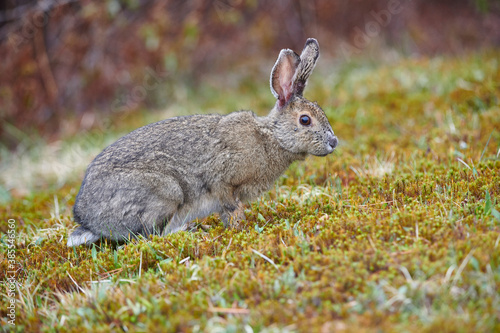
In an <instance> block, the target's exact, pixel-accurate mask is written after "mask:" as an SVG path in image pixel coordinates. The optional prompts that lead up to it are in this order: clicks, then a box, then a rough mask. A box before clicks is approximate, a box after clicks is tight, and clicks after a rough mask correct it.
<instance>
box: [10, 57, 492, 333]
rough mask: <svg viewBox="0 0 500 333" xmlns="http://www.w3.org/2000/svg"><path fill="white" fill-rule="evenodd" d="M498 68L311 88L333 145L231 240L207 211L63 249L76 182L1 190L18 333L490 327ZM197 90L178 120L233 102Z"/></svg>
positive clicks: (285, 182) (433, 67) (403, 65)
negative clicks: (185, 224) (178, 226)
mask: <svg viewBox="0 0 500 333" xmlns="http://www.w3.org/2000/svg"><path fill="white" fill-rule="evenodd" d="M498 56H499V54H498V53H496V52H490V53H482V54H477V55H470V56H469V57H466V58H461V59H454V58H433V59H409V60H402V61H400V62H399V63H396V64H392V65H391V66H379V67H373V66H368V65H366V66H363V65H360V66H359V67H356V68H353V67H346V69H345V70H342V71H340V72H339V73H340V74H339V77H338V80H337V81H336V82H335V83H328V82H327V83H326V84H325V83H323V84H320V82H321V81H320V79H319V78H317V77H316V80H317V82H316V83H315V85H316V86H318V87H317V89H314V90H313V89H311V91H307V92H306V94H307V97H309V98H310V99H312V100H318V101H319V102H320V104H322V105H323V107H324V109H325V110H326V112H327V115H328V117H329V119H330V120H331V122H332V126H333V128H334V130H335V133H336V134H337V135H338V137H339V138H340V141H341V146H340V147H339V149H338V150H337V151H336V153H335V154H334V155H333V156H329V157H327V158H309V159H308V160H306V161H305V162H303V163H296V164H294V165H292V167H291V168H290V169H289V170H288V171H287V172H286V174H285V175H284V176H283V177H282V178H280V180H279V181H278V182H277V184H276V187H275V188H274V189H272V190H271V191H270V192H269V193H266V194H264V195H263V196H262V197H261V198H260V199H259V200H258V201H256V202H254V203H252V204H250V205H248V206H247V210H246V212H245V214H246V218H247V221H246V223H245V228H244V230H243V231H234V230H224V229H223V227H222V223H221V222H220V221H219V219H218V218H217V217H216V216H211V217H208V218H207V219H205V220H203V221H200V222H202V223H203V224H208V225H210V229H209V230H208V231H207V232H205V231H201V230H200V231H197V232H191V233H189V232H186V233H184V232H181V233H177V234H173V235H169V236H166V237H159V236H154V237H151V238H150V239H140V240H136V241H132V242H130V243H128V244H123V245H113V244H107V243H106V242H103V243H101V244H96V245H95V246H94V247H92V248H86V247H78V248H75V249H68V248H67V247H66V245H65V243H66V240H67V236H68V234H69V233H70V232H71V231H72V228H73V226H74V222H73V221H72V216H71V207H72V205H73V204H74V198H75V195H76V193H77V191H78V186H79V183H75V181H74V180H70V181H68V182H67V183H66V184H63V186H61V187H59V188H57V189H45V190H37V191H35V192H33V193H32V194H30V195H28V196H22V195H19V194H16V193H14V195H13V199H12V200H11V201H10V202H9V203H7V206H6V207H5V209H2V210H1V211H0V217H1V218H2V219H3V220H7V219H9V218H12V219H15V221H16V228H15V229H16V236H17V238H16V259H15V260H16V265H15V267H16V268H15V272H16V273H15V274H16V279H17V281H18V283H19V292H16V299H17V307H16V323H17V326H16V329H18V330H20V331H26V332H31V331H32V332H35V331H61V332H72V331H81V330H82V329H85V330H91V331H95V332H100V331H102V332H105V331H109V330H110V329H112V330H113V329H114V330H128V331H132V332H133V331H157V330H158V329H159V328H161V329H162V330H168V331H210V330H217V329H219V328H221V329H224V330H225V331H235V332H236V331H242V330H244V329H245V327H247V326H249V327H251V328H252V329H253V330H254V331H255V332H257V331H263V330H265V329H269V330H272V329H277V330H278V329H281V330H283V331H321V330H323V331H334V330H340V329H345V330H347V331H355V332H364V331H366V332H369V331H388V332H399V331H408V332H435V331H442V332H448V331H449V332H461V331H463V332H467V331H478V332H479V331H484V332H489V331H496V330H499V329H500V327H499V322H500V318H499V316H498V308H500V297H499V296H498V295H499V290H498V287H499V285H500V259H499V258H500V244H499V242H500V236H499V231H500V220H499V218H498V215H495V212H498V211H499V210H500V206H499V200H498V197H499V195H500V176H499V175H500V160H499V159H498V149H499V146H498V144H499V142H500V131H498V129H499V128H500V118H499V117H498V114H499V111H500V110H499V108H498V99H499V97H500V93H499V90H498V82H499V81H500V77H499V73H500V72H499V71H498ZM244 89H245V91H246V93H247V94H250V97H248V98H249V99H251V98H253V99H255V100H259V98H260V96H262V95H265V94H267V93H268V92H267V91H266V90H267V89H261V90H255V89H256V88H255V85H253V86H248V85H247V86H245V87H244ZM259 89H260V88H259ZM209 90H210V93H204V94H202V95H201V97H200V101H199V104H196V103H197V102H196V101H193V100H194V99H193V100H191V101H190V103H192V104H193V109H196V110H200V109H203V108H202V107H203V105H211V106H212V107H218V108H219V109H223V110H225V109H226V107H227V108H229V107H233V104H235V103H236V102H237V101H231V102H230V103H229V104H228V105H220V101H221V100H223V99H222V98H220V97H221V96H222V95H224V92H217V91H212V90H211V89H209ZM252 94H253V95H252ZM253 103H254V104H253V105H257V104H259V103H260V102H255V101H254V102H253ZM255 103H257V104H255ZM260 104H262V103H260ZM260 104H259V105H260ZM241 106H242V105H240V107H241ZM139 117H142V116H139ZM94 135H95V134H91V135H90V136H94ZM82 140H83V141H85V142H84V143H82V144H88V140H86V139H85V138H84V139H82ZM0 231H1V232H2V234H1V238H0V244H1V247H2V248H3V249H5V250H7V247H8V244H9V243H8V234H7V231H8V226H7V225H5V224H2V225H1V228H0ZM2 253H7V252H6V251H2ZM4 258H5V255H4ZM7 271H9V267H8V263H7V260H2V261H1V262H0V279H1V280H5V279H6V278H7V275H6V274H7V273H6V272H7ZM5 287H6V285H5V284H2V288H5ZM2 293H5V291H4V290H2ZM7 302H8V300H7V299H6V298H2V300H1V301H0V315H1V317H2V318H6V317H5V315H6V308H7V305H8V303H7ZM2 325H3V322H2Z"/></svg>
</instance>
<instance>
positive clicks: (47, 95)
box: [0, 0, 500, 147]
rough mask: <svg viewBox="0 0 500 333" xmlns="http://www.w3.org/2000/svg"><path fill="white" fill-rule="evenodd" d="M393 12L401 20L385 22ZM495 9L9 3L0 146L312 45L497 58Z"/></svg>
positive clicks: (384, 0) (459, 4)
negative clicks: (476, 51)
mask: <svg viewBox="0 0 500 333" xmlns="http://www.w3.org/2000/svg"><path fill="white" fill-rule="evenodd" d="M14 2H15V1H14ZM391 3H392V4H391ZM481 3H484V2H481ZM486 3H488V2H486ZM394 4H396V5H398V4H399V6H400V9H401V10H400V11H398V12H397V14H393V15H391V16H389V17H387V16H384V13H388V12H387V11H388V9H389V8H390V6H392V5H394ZM495 5H496V3H493V4H492V5H491V6H490V8H489V9H490V11H488V12H487V13H482V12H480V11H478V10H477V9H476V7H475V6H474V3H471V2H470V1H450V0H441V1H432V2H431V1H424V0H419V1H418V0H416V1H411V2H410V1H408V0H400V1H398V0H378V1H369V0H358V1H338V2H334V1H327V0H316V1H304V0H286V1H276V2H275V1H258V0H212V1H198V0H196V1H174V0H171V1H158V0H142V1H141V0H136V1H118V0H107V1H103V2H93V1H89V0H83V1H74V0H54V1H53V2H52V3H51V4H50V5H48V7H43V8H42V7H41V5H39V4H38V3H37V2H34V1H18V2H17V4H11V5H10V6H11V8H9V4H7V3H4V4H3V5H0V6H3V8H0V10H1V11H0V57H1V59H2V62H1V63H0V73H1V76H0V118H1V120H2V125H0V138H1V140H2V142H3V143H4V144H5V145H7V146H11V147H13V146H15V145H16V143H17V142H18V141H19V140H20V138H19V136H18V135H16V134H15V133H16V131H13V130H12V129H13V128H14V129H16V128H17V129H19V128H21V129H23V130H27V129H36V130H38V131H40V132H41V133H45V134H48V135H49V136H54V137H57V136H58V135H60V134H61V132H64V131H69V132H71V131H74V130H78V129H79V128H82V129H86V128H87V127H90V126H92V124H93V121H92V119H94V118H93V117H90V118H89V117H85V115H89V114H94V113H95V112H111V111H115V110H129V109H135V108H137V107H138V106H142V107H155V106H160V105H163V104H164V103H165V102H164V99H161V98H158V95H160V94H164V95H165V94H167V95H168V89H165V88H166V87H168V85H167V83H168V82H170V84H173V83H174V82H175V83H176V84H186V82H196V81H197V79H198V78H200V77H202V76H203V75H204V74H205V73H207V72H212V73H224V72H227V71H228V70H231V69H232V65H235V64H242V63H244V62H248V61H250V60H252V59H253V60H254V61H255V59H259V58H264V57H265V58H269V57H274V56H275V55H276V54H277V50H279V49H281V48H285V47H288V48H293V49H300V47H301V46H302V45H303V42H304V40H305V39H306V38H307V37H310V36H314V37H316V38H318V39H319V40H320V41H322V43H321V44H322V45H323V46H322V52H323V54H330V55H334V56H336V57H339V58H342V57H350V56H352V55H359V54H362V53H363V51H364V49H365V48H366V47H368V46H369V44H370V43H371V42H372V41H373V40H374V39H375V38H377V39H378V40H379V41H382V42H383V44H385V45H387V46H390V47H395V48H397V49H398V50H402V51H403V52H411V53H417V54H436V53H440V52H452V53H457V52H462V51H464V50H467V49H472V48H478V47H484V46H486V47H491V46H498V44H499V43H500V20H499V15H498V13H499V11H498V8H496V7H495ZM16 6H18V7H16ZM497 7H498V6H497ZM377 17H378V19H379V21H377ZM370 22H372V23H371V25H370ZM374 22H375V23H374ZM377 22H378V23H377ZM370 28H371V29H372V30H369V29H370ZM379 35H380V38H379ZM366 36H368V37H366ZM167 73H168V74H167ZM221 75H222V74H221ZM160 86H161V87H162V88H164V89H163V90H162V91H156V92H155V91H154V90H156V88H158V87H160ZM63 119H70V120H71V121H70V122H66V123H72V124H73V129H72V130H68V129H64V128H62V120H63ZM89 119H90V121H89Z"/></svg>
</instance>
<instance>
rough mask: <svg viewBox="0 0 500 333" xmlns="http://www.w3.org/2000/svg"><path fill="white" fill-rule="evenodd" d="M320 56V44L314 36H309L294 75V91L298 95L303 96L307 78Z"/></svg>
mask: <svg viewBox="0 0 500 333" xmlns="http://www.w3.org/2000/svg"><path fill="white" fill-rule="evenodd" d="M318 58H319V44H318V41H317V40H316V39H314V38H309V39H307V41H306V45H305V46H304V49H303V50H302V54H301V55H300V63H299V66H298V67H297V70H296V71H295V76H294V77H293V91H294V93H296V94H297V95H300V96H302V93H303V92H304V88H305V87H306V84H307V79H308V78H309V75H311V73H312V71H313V69H314V66H316V61H317V60H318Z"/></svg>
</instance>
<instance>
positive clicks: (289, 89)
mask: <svg viewBox="0 0 500 333" xmlns="http://www.w3.org/2000/svg"><path fill="white" fill-rule="evenodd" d="M299 63H300V57H299V55H298V54H297V53H295V52H293V51H292V50H288V49H284V50H281V52H280V55H279V56H278V60H276V64H274V67H273V70H272V72H271V92H272V93H273V95H274V97H276V98H277V99H278V105H279V107H283V106H284V105H285V104H286V103H287V102H288V101H289V100H290V99H291V98H292V96H293V94H294V89H293V87H294V84H293V82H294V80H293V79H294V75H295V72H296V70H297V67H298V66H299Z"/></svg>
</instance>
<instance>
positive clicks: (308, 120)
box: [299, 114, 311, 126]
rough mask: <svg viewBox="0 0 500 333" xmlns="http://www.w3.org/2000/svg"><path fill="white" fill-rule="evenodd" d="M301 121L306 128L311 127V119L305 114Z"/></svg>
mask: <svg viewBox="0 0 500 333" xmlns="http://www.w3.org/2000/svg"><path fill="white" fill-rule="evenodd" d="M299 121H300V124H301V125H304V126H307V125H311V117H309V116H307V115H305V114H304V115H302V116H300V119H299Z"/></svg>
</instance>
